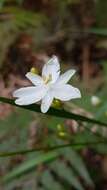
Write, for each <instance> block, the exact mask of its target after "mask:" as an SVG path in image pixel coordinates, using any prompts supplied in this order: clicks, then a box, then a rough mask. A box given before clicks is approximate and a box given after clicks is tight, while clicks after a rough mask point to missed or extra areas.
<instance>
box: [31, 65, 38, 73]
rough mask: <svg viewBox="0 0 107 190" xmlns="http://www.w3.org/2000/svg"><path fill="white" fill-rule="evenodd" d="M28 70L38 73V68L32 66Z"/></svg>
mask: <svg viewBox="0 0 107 190" xmlns="http://www.w3.org/2000/svg"><path fill="white" fill-rule="evenodd" d="M30 72H31V73H33V74H38V73H39V71H38V69H37V68H35V67H32V68H31V69H30Z"/></svg>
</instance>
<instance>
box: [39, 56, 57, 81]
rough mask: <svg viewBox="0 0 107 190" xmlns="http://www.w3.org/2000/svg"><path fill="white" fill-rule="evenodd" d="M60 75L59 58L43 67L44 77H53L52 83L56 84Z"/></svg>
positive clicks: (52, 59)
mask: <svg viewBox="0 0 107 190" xmlns="http://www.w3.org/2000/svg"><path fill="white" fill-rule="evenodd" d="M59 74H60V65H59V61H58V58H57V57H56V56H53V57H52V58H51V59H50V60H49V61H48V62H47V63H46V64H45V65H44V67H43V69H42V76H45V77H48V76H49V75H51V76H52V82H55V81H56V80H57V78H58V77H59Z"/></svg>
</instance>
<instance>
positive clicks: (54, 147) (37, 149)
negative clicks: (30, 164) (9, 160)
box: [0, 140, 107, 157]
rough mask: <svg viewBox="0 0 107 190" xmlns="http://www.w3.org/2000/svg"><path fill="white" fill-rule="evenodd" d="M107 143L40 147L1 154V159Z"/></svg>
mask: <svg viewBox="0 0 107 190" xmlns="http://www.w3.org/2000/svg"><path fill="white" fill-rule="evenodd" d="M105 143H107V141H104V140H102V141H93V142H81V143H67V144H61V145H55V146H51V147H39V148H34V149H28V150H20V151H13V152H1V153H0V157H7V156H15V155H18V154H28V153H31V152H35V151H45V152H47V151H52V150H56V149H61V148H66V147H75V146H90V145H97V144H105Z"/></svg>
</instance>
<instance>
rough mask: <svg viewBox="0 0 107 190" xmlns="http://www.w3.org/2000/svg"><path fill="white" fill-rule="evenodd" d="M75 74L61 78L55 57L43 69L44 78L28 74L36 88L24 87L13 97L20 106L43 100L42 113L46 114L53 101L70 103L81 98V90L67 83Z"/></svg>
mask: <svg viewBox="0 0 107 190" xmlns="http://www.w3.org/2000/svg"><path fill="white" fill-rule="evenodd" d="M74 74H75V70H72V69H70V70H68V71H66V72H65V73H64V74H62V75H61V76H60V65H59V61H58V58H57V57H56V56H53V57H52V58H51V59H50V60H49V61H48V62H47V63H46V64H45V65H44V66H43V69H42V77H41V76H39V75H37V74H34V73H31V72H28V73H27V74H26V77H27V78H28V79H29V80H30V81H31V82H32V83H33V85H34V86H30V87H24V88H20V89H18V90H16V91H15V92H14V93H13V97H16V98H17V99H16V100H15V103H16V104H18V105H29V104H33V103H36V102H39V101H40V100H41V111H42V112H43V113H46V112H47V111H48V109H49V107H50V106H51V104H52V102H53V99H54V98H56V99H59V100H61V101H68V100H70V99H74V98H80V97H81V93H80V91H79V89H77V88H74V87H73V86H71V85H70V84H67V82H68V81H69V80H70V78H71V77H72V76H73V75H74Z"/></svg>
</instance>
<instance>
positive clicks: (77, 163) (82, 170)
mask: <svg viewBox="0 0 107 190" xmlns="http://www.w3.org/2000/svg"><path fill="white" fill-rule="evenodd" d="M63 153H64V156H65V158H67V160H69V161H70V163H71V165H72V167H73V168H74V169H75V170H76V171H77V172H78V173H79V174H80V176H81V177H83V179H84V180H85V181H86V182H87V184H88V185H91V186H93V182H92V180H91V178H90V176H89V173H88V170H87V169H86V167H85V164H84V162H83V160H82V158H81V156H80V155H79V154H78V153H77V152H76V151H74V150H73V149H72V148H69V149H68V148H66V149H63Z"/></svg>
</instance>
